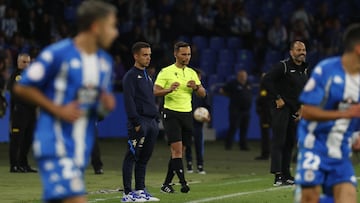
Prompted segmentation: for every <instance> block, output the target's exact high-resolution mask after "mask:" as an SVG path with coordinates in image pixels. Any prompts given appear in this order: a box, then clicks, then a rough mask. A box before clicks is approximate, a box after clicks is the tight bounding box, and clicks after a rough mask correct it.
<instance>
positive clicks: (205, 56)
mask: <svg viewBox="0 0 360 203" xmlns="http://www.w3.org/2000/svg"><path fill="white" fill-rule="evenodd" d="M203 61H207V62H209V63H216V61H217V58H216V52H215V51H214V50H212V49H204V50H202V51H201V55H200V64H201V62H203Z"/></svg>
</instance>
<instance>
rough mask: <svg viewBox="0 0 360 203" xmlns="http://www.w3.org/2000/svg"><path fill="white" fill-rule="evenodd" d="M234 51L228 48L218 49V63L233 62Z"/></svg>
mask: <svg viewBox="0 0 360 203" xmlns="http://www.w3.org/2000/svg"><path fill="white" fill-rule="evenodd" d="M234 60H235V56H234V51H233V50H229V49H220V50H219V52H218V62H219V63H234Z"/></svg>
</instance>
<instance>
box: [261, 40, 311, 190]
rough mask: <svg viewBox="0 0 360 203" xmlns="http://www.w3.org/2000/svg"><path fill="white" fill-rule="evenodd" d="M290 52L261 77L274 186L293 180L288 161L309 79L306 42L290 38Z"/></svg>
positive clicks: (286, 183)
mask: <svg viewBox="0 0 360 203" xmlns="http://www.w3.org/2000/svg"><path fill="white" fill-rule="evenodd" d="M290 56H291V58H290V59H287V60H284V61H281V62H279V63H277V64H275V65H274V67H273V68H272V69H271V70H270V71H269V72H268V73H267V74H266V75H265V77H264V86H265V87H267V90H268V93H269V99H270V100H271V101H270V102H271V104H272V106H271V109H270V112H271V119H272V123H271V124H272V125H271V126H272V130H273V138H272V143H271V170H270V172H271V173H273V174H274V175H275V180H274V186H282V185H293V184H294V178H293V177H292V176H291V173H290V161H291V154H292V150H293V148H294V144H295V140H296V127H297V121H298V120H299V119H300V116H301V111H300V110H301V109H300V108H301V105H300V102H299V101H298V97H299V95H300V93H301V91H302V89H303V87H304V85H305V83H306V81H307V79H308V74H307V68H308V64H307V63H306V62H305V58H306V48H305V44H304V43H303V42H301V41H294V42H292V43H291V44H290Z"/></svg>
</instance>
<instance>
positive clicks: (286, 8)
mask: <svg viewBox="0 0 360 203" xmlns="http://www.w3.org/2000/svg"><path fill="white" fill-rule="evenodd" d="M294 9H295V5H294V3H293V2H292V1H286V2H283V3H282V4H281V6H280V13H281V19H282V22H284V24H287V23H288V22H289V21H290V19H291V15H292V13H293V12H294Z"/></svg>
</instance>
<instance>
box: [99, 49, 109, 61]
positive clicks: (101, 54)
mask: <svg viewBox="0 0 360 203" xmlns="http://www.w3.org/2000/svg"><path fill="white" fill-rule="evenodd" d="M98 54H99V56H100V57H103V58H105V59H106V60H107V61H112V57H111V55H110V54H109V53H107V52H106V51H105V50H103V49H99V50H98Z"/></svg>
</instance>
